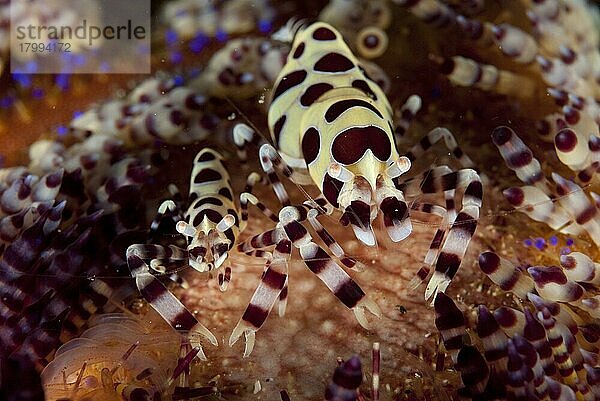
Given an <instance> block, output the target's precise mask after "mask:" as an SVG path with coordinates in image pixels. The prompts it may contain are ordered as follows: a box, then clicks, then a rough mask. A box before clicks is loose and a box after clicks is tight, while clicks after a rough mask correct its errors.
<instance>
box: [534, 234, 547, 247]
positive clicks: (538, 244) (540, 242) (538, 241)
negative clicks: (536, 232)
mask: <svg viewBox="0 0 600 401" xmlns="http://www.w3.org/2000/svg"><path fill="white" fill-rule="evenodd" d="M544 246H546V240H545V239H543V238H541V237H538V238H536V239H535V247H536V248H537V249H542V248H544Z"/></svg>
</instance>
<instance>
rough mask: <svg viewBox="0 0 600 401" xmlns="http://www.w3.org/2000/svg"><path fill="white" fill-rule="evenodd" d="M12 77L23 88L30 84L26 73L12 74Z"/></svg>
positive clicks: (29, 78) (29, 77)
mask: <svg viewBox="0 0 600 401" xmlns="http://www.w3.org/2000/svg"><path fill="white" fill-rule="evenodd" d="M13 79H14V80H15V81H17V83H18V84H19V85H20V86H22V87H23V88H29V87H30V86H31V76H30V75H27V74H13Z"/></svg>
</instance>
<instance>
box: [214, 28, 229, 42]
mask: <svg viewBox="0 0 600 401" xmlns="http://www.w3.org/2000/svg"><path fill="white" fill-rule="evenodd" d="M215 39H217V40H218V41H219V42H227V39H229V35H228V34H227V32H225V31H223V30H221V29H219V30H218V31H217V32H216V33H215Z"/></svg>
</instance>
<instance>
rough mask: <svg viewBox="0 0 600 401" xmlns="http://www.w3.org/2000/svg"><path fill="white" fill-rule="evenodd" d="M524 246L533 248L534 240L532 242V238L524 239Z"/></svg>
mask: <svg viewBox="0 0 600 401" xmlns="http://www.w3.org/2000/svg"><path fill="white" fill-rule="evenodd" d="M523 245H524V246H525V247H526V248H529V247H530V246H532V245H533V240H532V239H531V238H527V239H524V240H523Z"/></svg>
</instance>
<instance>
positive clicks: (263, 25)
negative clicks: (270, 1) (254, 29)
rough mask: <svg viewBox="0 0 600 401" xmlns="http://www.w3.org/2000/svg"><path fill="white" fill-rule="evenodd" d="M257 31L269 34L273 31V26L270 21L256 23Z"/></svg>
mask: <svg viewBox="0 0 600 401" xmlns="http://www.w3.org/2000/svg"><path fill="white" fill-rule="evenodd" d="M258 29H259V30H260V31H261V32H262V33H269V32H271V30H272V29H273V24H272V23H271V21H265V20H261V21H259V22H258Z"/></svg>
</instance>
